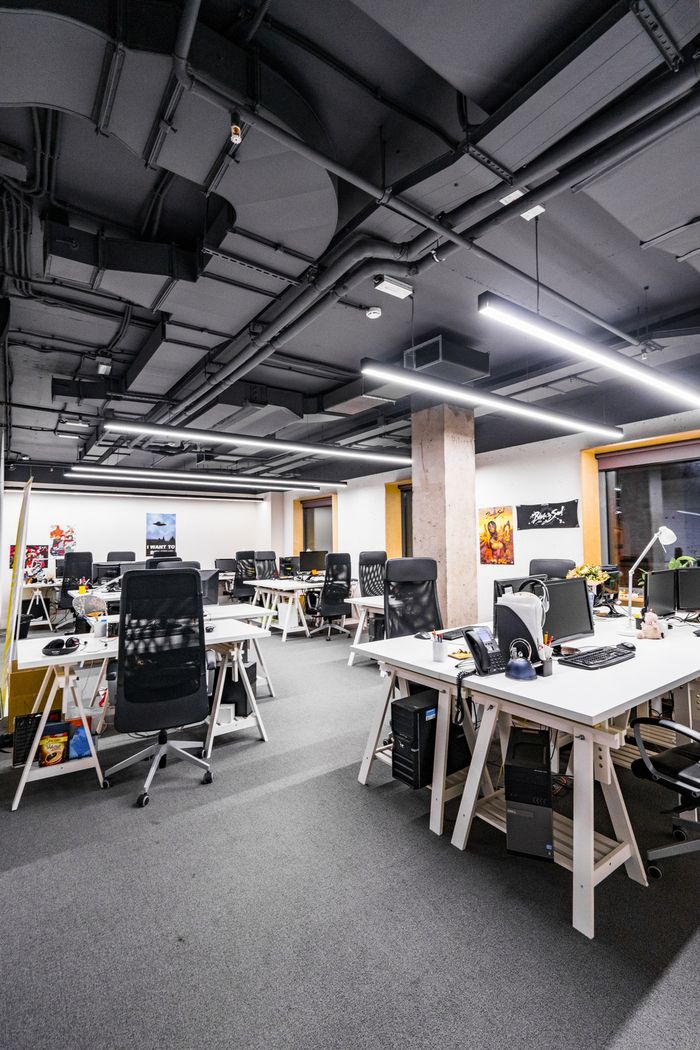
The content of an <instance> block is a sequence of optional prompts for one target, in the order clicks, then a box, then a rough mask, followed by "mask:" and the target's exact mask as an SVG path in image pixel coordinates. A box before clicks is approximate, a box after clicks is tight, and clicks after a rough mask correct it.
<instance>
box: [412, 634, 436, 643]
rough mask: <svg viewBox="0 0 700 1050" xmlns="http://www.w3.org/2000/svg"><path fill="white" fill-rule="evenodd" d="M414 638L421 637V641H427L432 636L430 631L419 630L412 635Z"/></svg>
mask: <svg viewBox="0 0 700 1050" xmlns="http://www.w3.org/2000/svg"><path fill="white" fill-rule="evenodd" d="M413 637H414V638H422V639H423V641H426V642H429V641H430V639H431V638H432V637H433V636H432V634H431V633H430V631H419V632H418V634H414V635H413Z"/></svg>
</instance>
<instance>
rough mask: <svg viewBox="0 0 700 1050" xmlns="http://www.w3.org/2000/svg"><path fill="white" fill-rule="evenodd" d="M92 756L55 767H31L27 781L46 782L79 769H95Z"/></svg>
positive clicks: (75, 759)
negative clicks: (50, 778)
mask: <svg viewBox="0 0 700 1050" xmlns="http://www.w3.org/2000/svg"><path fill="white" fill-rule="evenodd" d="M95 768H96V767H95V761H94V759H93V757H92V755H88V756H87V757H86V758H71V759H69V760H68V761H67V762H59V763H57V765H55V766H32V768H31V769H30V770H29V776H28V777H27V780H47V779H48V778H49V777H60V776H63V774H64V773H77V772H78V770H79V769H95Z"/></svg>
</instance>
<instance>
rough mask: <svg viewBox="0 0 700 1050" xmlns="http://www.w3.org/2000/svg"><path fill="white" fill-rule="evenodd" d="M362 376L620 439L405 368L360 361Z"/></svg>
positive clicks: (599, 427) (611, 430)
mask: <svg viewBox="0 0 700 1050" xmlns="http://www.w3.org/2000/svg"><path fill="white" fill-rule="evenodd" d="M362 374H363V375H365V376H371V378H372V379H383V380H384V381H385V382H387V383H391V384H396V385H398V386H404V387H406V388H407V389H409V390H415V391H416V392H417V393H420V394H429V395H430V396H431V397H437V398H440V399H441V400H442V401H446V402H448V403H451V404H464V405H484V406H485V407H486V408H490V409H492V410H493V411H494V412H503V413H504V414H506V415H511V416H520V417H522V418H523V419H529V420H534V421H535V422H537V423H549V424H550V425H551V426H553V427H557V428H558V429H560V430H571V431H574V432H580V433H582V434H596V435H600V436H601V437H606V438H613V439H614V438H620V437H622V430H620V428H619V427H609V426H605V425H604V424H603V423H590V422H588V421H587V420H584V419H575V418H574V417H573V416H563V415H560V414H559V413H558V412H550V410H549V409H548V408H536V407H535V406H534V405H529V404H527V403H526V402H524V401H517V400H516V399H515V398H512V397H503V396H502V395H501V394H488V393H486V392H485V391H481V390H472V389H471V388H470V387H464V386H459V385H458V384H457V383H445V382H443V381H442V380H440V379H427V378H425V377H424V376H418V375H416V373H415V372H412V371H410V370H409V369H407V368H398V367H397V366H395V365H383V364H380V363H379V362H378V361H370V360H365V361H363V362H362Z"/></svg>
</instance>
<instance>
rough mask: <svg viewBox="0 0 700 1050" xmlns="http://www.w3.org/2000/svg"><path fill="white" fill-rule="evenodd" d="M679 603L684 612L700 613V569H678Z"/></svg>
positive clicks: (678, 606) (680, 609)
mask: <svg viewBox="0 0 700 1050" xmlns="http://www.w3.org/2000/svg"><path fill="white" fill-rule="evenodd" d="M677 593H678V603H677V608H678V610H679V611H682V612H700V567H698V566H696V567H695V568H688V569H678V592H677Z"/></svg>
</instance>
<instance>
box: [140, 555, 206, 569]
mask: <svg viewBox="0 0 700 1050" xmlns="http://www.w3.org/2000/svg"><path fill="white" fill-rule="evenodd" d="M148 567H149V568H150V566H148ZM153 568H154V569H168V570H170V569H201V568H202V566H201V564H200V563H199V562H198V561H183V560H182V558H178V559H177V561H176V560H175V559H174V558H168V559H166V561H159V562H158V564H157V565H154V566H153Z"/></svg>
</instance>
